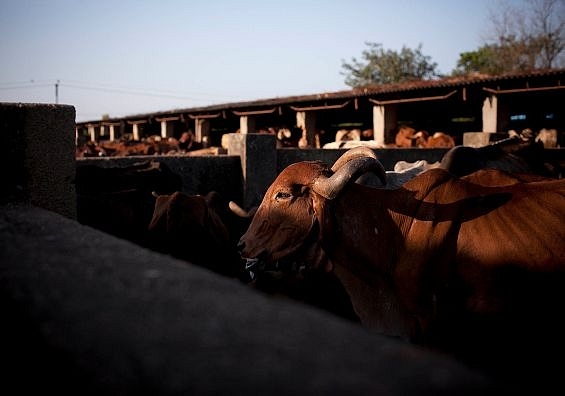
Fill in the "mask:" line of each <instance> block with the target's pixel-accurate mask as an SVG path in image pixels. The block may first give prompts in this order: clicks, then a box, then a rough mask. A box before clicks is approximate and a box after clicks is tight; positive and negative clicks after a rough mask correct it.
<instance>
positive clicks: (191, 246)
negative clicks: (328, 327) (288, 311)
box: [77, 136, 565, 378]
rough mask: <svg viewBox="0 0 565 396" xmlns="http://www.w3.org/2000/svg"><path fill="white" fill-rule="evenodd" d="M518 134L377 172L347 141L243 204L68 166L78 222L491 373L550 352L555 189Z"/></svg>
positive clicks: (558, 334) (559, 230)
mask: <svg viewBox="0 0 565 396" xmlns="http://www.w3.org/2000/svg"><path fill="white" fill-rule="evenodd" d="M538 143H539V142H537V143H536V142H533V141H532V140H531V139H530V140H528V139H523V138H521V137H520V136H515V137H511V138H508V139H505V140H502V141H499V142H496V143H493V144H491V145H488V146H485V147H481V148H471V147H464V146H456V147H454V148H452V149H451V150H449V151H448V152H447V153H446V155H445V156H444V157H443V158H442V160H441V161H439V162H438V163H434V164H430V163H427V162H426V161H423V160H422V161H417V162H415V163H413V164H409V163H398V164H397V165H396V166H395V168H394V170H389V171H387V170H385V169H384V168H383V166H382V165H381V163H380V162H379V159H378V158H377V157H376V155H375V153H374V151H373V150H372V149H370V148H367V147H356V148H353V149H350V150H348V151H346V152H345V153H344V154H343V155H342V157H340V158H339V159H338V160H337V161H336V162H335V163H334V164H331V165H329V164H325V163H323V162H320V161H305V162H299V163H295V164H292V165H290V166H288V167H287V168H286V169H284V170H283V171H282V172H281V173H280V174H279V175H278V177H277V178H276V179H275V180H274V181H273V183H272V184H271V186H270V187H269V188H268V190H267V191H266V192H265V195H264V198H263V201H262V202H261V204H260V205H259V206H258V207H257V208H253V209H252V210H250V211H245V210H243V209H242V208H240V207H238V206H237V205H236V204H235V203H234V202H231V201H229V200H227V199H225V197H221V196H220V195H219V194H217V193H216V192H213V191H212V192H210V193H209V194H207V195H206V196H200V195H188V194H185V193H183V192H181V187H182V185H181V181H180V178H179V177H178V176H177V175H175V174H174V173H172V172H171V171H170V170H168V169H167V168H166V167H165V166H164V165H163V164H161V163H159V162H158V161H151V160H148V161H146V162H144V163H140V164H139V165H137V166H134V167H130V168H127V169H112V168H108V169H99V168H96V167H95V166H81V167H78V168H77V200H78V216H79V221H80V222H82V223H84V224H88V225H91V226H94V227H97V228H100V229H102V230H104V231H106V232H109V233H111V234H114V235H117V236H119V237H122V238H126V239H129V240H131V241H133V242H135V243H137V244H139V245H142V246H145V247H148V248H151V249H153V250H157V251H160V252H163V253H166V254H170V255H172V256H175V257H177V258H179V259H182V260H186V261H187V262H190V263H192V264H195V265H199V266H203V267H206V268H209V269H210V270H212V271H215V272H217V273H218V274H221V275H224V276H227V277H232V278H234V279H239V280H240V281H242V282H245V283H246V284H248V285H250V286H251V287H254V288H257V289H259V290H261V291H264V292H267V293H271V294H273V295H277V296H284V297H285V298H286V297H288V298H292V299H297V300H299V301H302V302H305V303H308V304H312V305H314V306H317V307H319V308H322V309H325V310H327V311H329V312H331V313H333V314H335V315H339V316H341V317H343V318H346V319H348V320H351V321H355V322H358V323H360V325H362V326H365V327H366V328H367V329H369V330H370V331H376V332H379V333H382V334H386V335H389V336H391V337H397V338H400V339H403V340H407V341H409V342H413V343H417V344H420V345H422V346H423V347H426V348H432V349H434V350H439V351H441V352H442V353H446V354H450V355H453V356H455V357H457V358H458V359H462V360H463V361H465V362H466V363H468V364H470V365H474V366H476V367H478V368H480V369H482V370H486V371H489V372H492V373H494V374H497V375H502V376H504V378H509V377H510V378H523V377H524V376H529V375H535V376H536V378H549V376H551V375H554V374H556V373H559V372H560V371H561V370H562V369H563V366H562V365H561V364H558V363H554V362H553V361H551V360H550V357H548V356H555V357H559V358H561V354H562V353H563V352H565V339H564V334H565V332H564V330H565V325H564V324H563V322H564V321H563V318H562V316H563V312H565V310H564V309H565V227H564V221H565V180H563V179H562V175H561V168H560V166H559V164H553V163H548V162H547V161H545V160H544V158H543V145H540V144H538Z"/></svg>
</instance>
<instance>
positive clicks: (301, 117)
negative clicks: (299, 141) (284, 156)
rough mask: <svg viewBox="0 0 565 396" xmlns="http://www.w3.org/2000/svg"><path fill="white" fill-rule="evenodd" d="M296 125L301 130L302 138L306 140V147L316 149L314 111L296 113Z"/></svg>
mask: <svg viewBox="0 0 565 396" xmlns="http://www.w3.org/2000/svg"><path fill="white" fill-rule="evenodd" d="M296 125H297V126H298V127H299V128H300V129H302V138H303V139H305V140H306V147H317V146H319V142H318V143H317V144H316V113H315V112H314V111H297V112H296Z"/></svg>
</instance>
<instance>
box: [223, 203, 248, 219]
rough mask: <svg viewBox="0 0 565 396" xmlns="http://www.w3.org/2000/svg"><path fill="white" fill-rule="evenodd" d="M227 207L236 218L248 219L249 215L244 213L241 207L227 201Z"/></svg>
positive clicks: (246, 212)
mask: <svg viewBox="0 0 565 396" xmlns="http://www.w3.org/2000/svg"><path fill="white" fill-rule="evenodd" d="M228 206H229V208H230V210H231V211H232V212H233V213H234V214H235V215H236V216H239V217H243V218H249V217H250V213H249V212H248V211H246V210H245V209H243V208H242V207H241V206H239V205H238V204H237V203H235V202H234V201H229V202H228Z"/></svg>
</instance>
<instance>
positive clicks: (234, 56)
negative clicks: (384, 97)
mask: <svg viewBox="0 0 565 396" xmlns="http://www.w3.org/2000/svg"><path fill="white" fill-rule="evenodd" d="M514 1H515V2H517V1H519V0H514ZM492 8H493V1H491V0H472V1H469V0H464V1H453V0H428V1H424V0H421V1H416V0H393V1H390V0H387V1H381V0H373V1H369V0H348V1H337V0H336V1H331V0H327V1H321V0H320V1H317V0H301V1H295V0H286V1H270V0H262V1H261V0H232V1H227V0H225V1H224V0H206V1H201V0H185V1H182V0H160V1H155V0H154V1H148V0H111V1H107V0H97V1H84V0H74V1H73V0H43V1H40V0H0V59H1V62H0V102H18V103H19V102H24V103H60V104H69V105H72V106H74V107H75V109H76V121H77V122H84V121H90V120H99V119H101V118H102V116H103V115H108V116H110V117H112V118H114V117H125V116H129V115H135V114H143V113H152V112H159V111H169V110H176V109H184V108H193V107H200V106H209V105H216V104H222V103H230V102H239V101H247V100H260V99H270V98H276V97H285V96H294V95H309V94H317V93H324V92H335V91H342V90H346V89H349V87H348V86H347V85H345V82H344V81H345V76H344V75H343V74H342V72H343V68H342V64H343V62H344V61H345V62H351V59H352V58H353V57H355V58H358V59H359V58H361V54H362V51H363V50H365V49H367V45H366V43H367V42H374V43H380V44H381V45H382V47H383V49H385V50H394V51H400V50H401V49H402V47H403V46H406V47H408V48H411V49H416V48H417V47H418V46H419V45H420V44H421V45H422V48H421V49H422V53H423V54H424V55H426V56H429V57H430V59H431V61H432V62H435V63H437V65H438V68H437V70H438V71H439V72H441V73H444V74H448V73H450V72H451V71H452V70H453V69H454V68H455V66H456V63H457V60H458V59H459V54H460V53H462V52H467V51H473V50H475V49H477V48H479V47H480V46H481V45H483V44H484V40H485V37H486V36H485V32H486V31H487V30H488V29H489V26H490V25H489V12H490V11H489V10H492Z"/></svg>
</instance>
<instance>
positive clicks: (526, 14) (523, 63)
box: [453, 0, 565, 75]
mask: <svg viewBox="0 0 565 396" xmlns="http://www.w3.org/2000/svg"><path fill="white" fill-rule="evenodd" d="M490 23H491V28H490V37H488V38H487V39H486V40H485V44H484V45H483V46H481V47H480V48H478V49H477V50H476V51H471V52H464V53H462V54H460V56H459V60H458V61H457V66H456V69H455V70H454V71H453V74H454V75H461V74H469V73H472V72H479V73H486V74H500V73H503V72H509V71H529V70H535V69H551V68H556V67H557V68H559V67H564V66H565V0H533V1H531V2H528V3H527V5H524V6H522V8H519V7H518V6H511V5H510V4H509V3H505V2H503V1H501V2H499V3H498V8H497V9H493V10H490Z"/></svg>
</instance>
